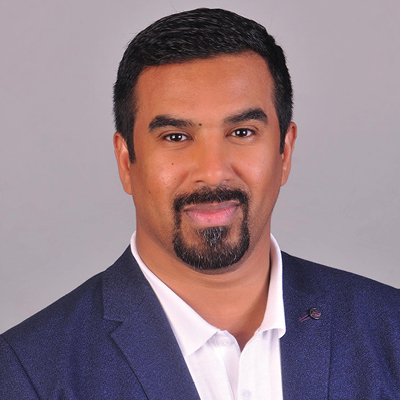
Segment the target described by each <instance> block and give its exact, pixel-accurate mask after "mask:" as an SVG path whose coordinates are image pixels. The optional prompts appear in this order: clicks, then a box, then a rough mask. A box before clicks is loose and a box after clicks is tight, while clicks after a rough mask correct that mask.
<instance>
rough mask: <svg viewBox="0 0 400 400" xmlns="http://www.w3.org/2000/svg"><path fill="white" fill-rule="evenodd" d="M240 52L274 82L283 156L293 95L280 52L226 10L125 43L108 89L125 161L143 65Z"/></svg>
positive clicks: (184, 18) (150, 30) (202, 11)
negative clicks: (255, 57)
mask: <svg viewBox="0 0 400 400" xmlns="http://www.w3.org/2000/svg"><path fill="white" fill-rule="evenodd" d="M246 51H253V52H255V53H257V54H259V55H260V56H261V57H262V58H263V59H264V60H265V61H266V63H267V65H268V67H269V70H270V73H271V75H272V78H273V80H274V86H275V87H274V104H275V109H276V113H277V116H278V120H279V128H280V134H281V143H280V150H281V152H283V147H284V141H285V135H286V131H287V129H288V127H289V124H290V121H291V120H292V112H293V111H292V110H293V99H292V98H293V92H292V83H291V80H290V75H289V71H288V68H287V66H286V60H285V55H284V53H283V50H282V48H281V47H280V46H278V45H277V44H276V42H275V39H274V38H273V37H272V36H271V35H269V34H268V32H267V30H266V29H265V28H264V27H263V26H262V25H260V24H258V23H257V22H255V21H252V20H250V19H247V18H244V17H242V16H240V15H238V14H235V13H233V12H231V11H227V10H222V9H209V8H198V9H195V10H190V11H184V12H181V13H177V14H173V15H169V16H167V17H164V18H161V19H159V20H158V21H156V22H154V23H153V24H151V25H150V26H148V27H147V28H146V29H144V30H143V31H141V32H140V33H139V34H138V35H137V36H136V37H135V38H134V39H133V40H132V41H131V42H130V43H129V45H128V47H127V49H126V51H125V53H124V55H123V57H122V60H121V62H120V64H119V68H118V75H117V80H116V82H115V85H114V116H115V126H116V130H117V131H118V132H120V133H121V135H122V137H123V138H124V140H125V141H126V143H127V147H128V150H129V157H130V160H131V162H134V161H135V152H134V148H133V129H134V123H135V114H136V111H137V109H136V105H135V90H134V89H135V86H136V83H137V80H138V77H139V75H140V73H141V72H142V71H143V70H144V69H145V68H146V67H151V66H158V65H163V64H175V63H183V62H185V61H190V60H194V59H206V58H211V57H215V56H218V55H223V54H238V53H243V52H246Z"/></svg>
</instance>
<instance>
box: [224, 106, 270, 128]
mask: <svg viewBox="0 0 400 400" xmlns="http://www.w3.org/2000/svg"><path fill="white" fill-rule="evenodd" d="M251 119H255V120H258V121H261V122H263V123H264V124H267V123H268V117H267V114H265V112H264V111H263V110H262V109H261V108H250V109H248V110H245V111H243V112H241V113H239V114H234V115H231V116H229V117H227V118H225V120H224V122H225V124H237V123H238V122H245V121H249V120H251Z"/></svg>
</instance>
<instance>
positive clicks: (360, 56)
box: [0, 0, 400, 331]
mask: <svg viewBox="0 0 400 400" xmlns="http://www.w3.org/2000/svg"><path fill="white" fill-rule="evenodd" d="M199 6H208V7H223V8H228V9H231V10H233V11H236V12H238V13H240V14H243V15H245V16H247V17H250V18H253V19H256V20H257V21H259V22H260V23H262V24H264V25H265V26H266V27H267V29H268V30H269V31H270V32H271V33H272V34H273V35H274V36H275V37H276V39H277V41H278V42H279V43H280V44H281V45H282V46H283V47H284V49H285V52H286V54H287V58H288V64H289V68H290V70H291V74H292V78H293V84H294V90H295V118H294V119H295V121H296V122H297V124H298V126H299V138H298V142H297V146H296V151H295V155H294V162H293V170H292V175H291V178H290V180H289V182H288V184H287V185H286V186H285V187H284V188H283V190H282V191H281V196H280V200H279V201H278V206H277V208H276V211H275V215H274V220H273V232H274V234H275V236H276V237H277V239H278V241H279V243H280V245H281V247H282V249H284V250H286V251H288V252H290V253H292V254H295V255H298V256H300V257H304V258H308V259H312V260H314V261H317V262H321V263H325V264H329V265H332V266H335V267H337V268H341V269H345V270H348V271H353V272H356V273H358V274H362V275H366V276H368V277H371V278H374V279H377V280H379V281H381V282H385V283H388V284H391V285H393V286H396V287H399V286H400V270H399V267H398V263H399V261H398V260H399V259H400V249H399V233H400V228H399V226H400V216H399V212H398V204H399V197H400V189H399V178H398V176H399V172H400V171H399V162H398V151H399V150H398V149H399V146H400V138H399V127H398V126H399V122H398V116H399V111H400V110H399V101H398V96H399V93H400V78H399V71H400V52H399V47H400V46H399V45H400V34H399V17H398V16H399V15H400V3H399V2H397V1H395V0H381V1H379V2H377V1H376V0H374V1H370V0H347V1H338V0H335V1H332V0H330V1H325V0H288V1H285V0H279V1H278V0H276V1H274V0H263V1H256V0H248V1H200V0H198V1H194V0H193V1H183V0H158V1H137V0H130V1H112V2H111V1H105V0H103V1H98V0H80V1H70V2H66V1H61V0H48V1H43V0H36V1H28V0H26V1H19V0H2V2H1V6H0V7H1V12H0V31H1V33H0V40H1V47H0V48H1V63H0V88H1V108H0V113H1V129H2V133H1V135H2V136H1V147H0V165H1V194H0V196H1V197H0V198H1V210H0V212H1V215H0V218H1V224H0V234H1V237H0V257H1V258H0V310H1V314H0V315H1V318H0V331H3V330H5V329H7V328H9V327H11V326H12V325H14V324H16V323H18V322H20V321H22V320H23V319H25V318H26V317H28V316H29V315H31V314H33V313H34V312H36V311H38V310H40V309H41V308H43V307H45V306H46V305H48V304H50V303H51V302H53V301H54V300H56V299H57V298H59V297H60V296H62V295H63V294H65V293H67V292H68V291H70V290H72V289H73V288H75V287H76V286H77V285H79V284H80V283H81V282H83V281H84V280H86V279H87V278H89V277H90V276H92V275H93V274H95V273H97V272H99V271H101V270H103V269H105V268H106V267H107V266H109V265H110V264H111V263H113V261H114V260H115V259H116V258H117V257H118V256H119V255H120V253H121V252H122V251H123V250H124V248H125V247H126V246H127V245H128V241H129V238H130V235H131V233H132V231H133V230H134V227H135V216H134V209H133V204H132V201H131V199H130V197H129V196H127V195H126V194H125V193H124V192H123V191H122V188H121V185H120V183H119V179H118V176H117V168H116V163H115V161H114V155H113V148H112V135H113V132H114V128H113V119H112V112H111V110H112V85H113V83H114V79H115V76H116V70H117V66H118V62H119V60H120V58H121V56H122V53H123V50H124V48H125V46H126V44H127V43H128V42H129V40H130V39H131V38H132V37H133V36H134V35H135V34H136V33H138V32H139V31H140V30H141V29H143V28H144V27H146V26H147V25H148V24H149V23H151V22H153V21H154V20H156V19H158V18H159V17H161V16H164V15H166V14H170V13H173V12H175V11H182V10H186V9H190V8H195V7H199Z"/></svg>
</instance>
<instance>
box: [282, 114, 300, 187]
mask: <svg viewBox="0 0 400 400" xmlns="http://www.w3.org/2000/svg"><path fill="white" fill-rule="evenodd" d="M296 138H297V126H296V124H295V123H294V122H291V123H290V124H289V128H288V130H287V132H286V136H285V147H284V149H283V153H282V180H281V186H283V185H284V184H285V183H286V182H287V180H288V178H289V174H290V168H291V166H292V154H293V150H294V143H295V142H296Z"/></svg>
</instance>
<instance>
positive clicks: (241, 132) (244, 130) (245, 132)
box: [232, 128, 254, 138]
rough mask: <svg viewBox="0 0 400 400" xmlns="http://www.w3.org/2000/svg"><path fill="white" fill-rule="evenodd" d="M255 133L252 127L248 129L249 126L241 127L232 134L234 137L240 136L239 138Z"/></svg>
mask: <svg viewBox="0 0 400 400" xmlns="http://www.w3.org/2000/svg"><path fill="white" fill-rule="evenodd" d="M252 135H254V131H253V130H251V129H247V128H239V129H235V130H234V131H233V132H232V136H234V137H238V138H246V137H249V136H252Z"/></svg>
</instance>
